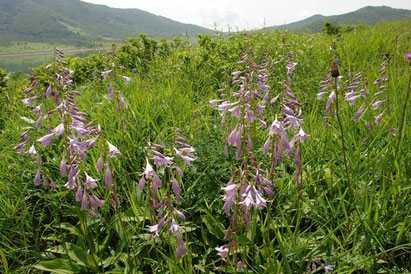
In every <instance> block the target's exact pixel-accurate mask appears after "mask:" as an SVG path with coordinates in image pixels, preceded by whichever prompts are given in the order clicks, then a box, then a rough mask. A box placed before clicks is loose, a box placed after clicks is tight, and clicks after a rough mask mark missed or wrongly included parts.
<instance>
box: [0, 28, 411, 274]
mask: <svg viewBox="0 0 411 274" xmlns="http://www.w3.org/2000/svg"><path fill="white" fill-rule="evenodd" d="M410 29H411V22H410V21H404V22H400V23H386V24H381V25H377V26H374V27H359V28H356V29H354V30H353V31H351V32H348V33H343V34H341V37H339V38H338V39H337V38H336V37H332V36H327V35H325V34H306V33H301V34H296V33H290V32H279V31H275V32H252V33H247V34H246V35H244V34H237V35H232V36H230V37H228V38H227V37H226V38H224V37H219V36H217V37H214V38H209V37H207V36H205V37H203V39H202V40H200V41H199V43H198V45H196V46H192V45H189V44H187V43H185V44H184V43H183V44H182V45H180V46H178V47H175V48H173V49H171V51H170V54H168V55H166V56H161V55H155V56H151V57H150V58H146V59H142V58H140V59H138V60H139V61H138V62H139V63H138V64H136V69H134V70H130V71H128V72H127V75H128V76H130V77H131V82H130V84H129V85H125V84H124V83H122V82H118V83H117V84H118V86H119V87H121V90H122V91H121V92H122V94H123V96H124V97H125V99H126V101H127V104H128V106H127V110H126V123H127V127H128V130H127V131H126V132H125V133H123V131H122V125H121V120H120V119H119V117H118V115H117V113H116V111H115V106H114V105H113V104H110V102H108V101H107V100H104V99H103V96H104V95H106V92H107V86H106V85H105V84H104V83H102V82H101V80H98V79H97V80H95V79H94V80H93V79H89V80H87V81H85V82H84V83H82V84H78V86H77V87H76V88H77V90H79V91H80V92H81V93H82V96H81V97H80V98H78V101H77V104H78V106H79V107H80V108H82V109H86V110H87V113H89V114H90V116H91V117H90V120H93V119H96V120H98V121H99V122H100V123H101V127H102V128H103V129H104V134H105V137H106V138H107V139H109V140H110V142H112V143H113V144H116V146H117V147H118V148H119V149H120V151H121V152H122V156H121V157H118V158H117V159H116V160H115V161H114V162H113V164H114V166H113V171H114V174H115V175H114V176H115V180H116V182H117V184H118V186H119V193H118V194H119V197H120V204H119V205H117V206H114V207H111V206H110V205H108V204H109V203H107V205H105V207H104V209H103V210H102V212H101V214H102V217H103V219H104V223H102V224H100V223H99V222H98V220H97V221H96V220H94V219H92V218H90V217H88V216H86V214H85V213H84V212H82V211H81V210H80V209H79V206H78V205H76V204H75V203H74V202H73V197H74V194H75V193H72V192H69V191H68V190H66V189H65V188H64V183H65V182H64V181H63V180H62V179H60V180H59V181H56V184H57V189H58V191H57V192H52V191H49V190H44V189H43V188H41V187H35V186H34V185H33V178H34V175H35V163H34V162H33V161H32V160H31V159H29V158H28V157H22V156H19V155H17V154H16V152H15V150H14V149H13V147H14V146H15V145H17V144H18V140H19V137H20V134H21V132H22V131H23V128H24V127H25V126H27V122H25V121H23V120H22V118H21V117H22V116H25V117H31V116H32V114H31V113H30V111H29V110H27V109H25V108H24V107H23V105H22V104H21V99H22V98H23V95H22V92H21V91H22V90H23V89H24V88H25V87H26V86H27V84H28V80H27V79H26V78H21V77H19V78H17V79H15V78H12V79H10V80H9V89H8V90H6V91H4V92H3V93H2V94H0V96H1V101H2V102H1V103H0V107H1V112H0V113H1V117H0V130H1V132H0V147H1V151H0V153H1V157H0V167H1V169H0V170H1V171H0V204H1V206H0V255H1V256H0V257H1V261H2V264H1V266H0V269H1V271H4V272H7V271H9V272H15V273H26V272H27V273H28V272H31V271H39V270H51V269H54V270H55V271H57V272H59V271H60V272H64V271H67V272H70V271H72V272H84V273H88V272H89V273H93V272H94V273H95V272H107V273H122V272H135V273H137V272H139V271H141V272H151V271H152V272H161V273H164V272H166V273H168V272H170V273H192V272H196V273H199V272H235V271H236V269H235V267H233V266H230V264H229V263H224V262H223V261H222V260H221V258H219V257H218V256H217V254H216V251H215V249H214V248H215V247H217V246H220V245H222V244H223V243H224V242H223V240H222V239H223V237H224V228H225V227H227V222H228V221H227V220H228V218H227V216H226V214H224V213H223V211H222V206H223V201H222V199H221V197H220V196H221V194H222V193H221V190H220V189H221V187H223V186H225V185H226V183H227V181H228V180H229V178H230V175H231V173H232V169H233V163H234V162H235V161H234V158H235V156H234V153H235V152H234V151H230V153H229V154H228V155H227V156H226V155H224V153H223V150H224V142H223V138H222V129H221V128H220V126H219V123H220V117H219V115H218V114H217V113H216V112H214V111H213V110H212V109H211V108H210V107H209V104H208V101H209V100H211V99H217V98H218V94H217V93H216V90H217V89H218V88H219V84H220V83H221V82H222V80H223V78H224V77H225V76H227V75H228V74H229V73H231V72H232V71H234V70H235V63H236V62H237V61H238V60H239V56H240V54H241V51H242V49H243V46H244V45H245V41H247V42H248V43H249V47H250V48H251V49H253V50H255V51H256V55H257V56H259V57H260V58H261V57H262V56H263V55H264V54H266V53H267V54H268V55H267V56H268V60H269V62H271V63H272V62H274V61H276V60H278V58H279V56H280V55H282V54H284V50H283V48H282V44H283V39H285V41H286V43H287V44H288V46H289V50H290V51H291V52H292V53H293V56H294V58H295V60H296V62H298V64H297V66H296V70H295V72H294V76H293V81H294V83H293V91H294V92H295V94H296V96H297V97H298V98H299V101H300V102H301V103H302V108H303V111H304V130H305V132H306V133H308V134H310V138H309V139H308V140H307V141H306V142H304V144H303V145H302V154H301V157H302V164H303V173H302V184H303V186H304V187H303V191H302V198H301V199H299V197H298V191H297V187H296V185H295V182H294V179H293V178H294V176H293V174H294V168H293V166H292V163H291V162H292V160H291V159H285V163H284V165H283V166H282V167H279V168H278V169H277V174H278V178H277V179H276V180H275V182H274V183H275V186H276V188H275V196H274V198H273V199H270V200H269V203H268V206H267V208H266V209H264V210H262V211H259V212H254V213H252V218H251V220H252V221H251V229H250V231H248V232H246V233H245V235H244V239H243V240H244V241H245V242H246V243H247V245H248V246H249V249H248V250H247V251H246V252H244V254H243V255H242V256H243V257H242V259H243V261H245V262H247V266H246V268H245V269H244V270H243V271H244V272H249V273H253V272H255V273H276V272H284V273H303V272H308V271H310V269H312V264H313V262H314V260H315V259H321V260H322V261H323V263H324V265H322V266H320V271H321V270H322V269H323V268H324V266H325V265H334V270H333V271H335V272H336V273H337V272H338V273H351V272H356V271H358V272H367V273H368V272H369V273H376V272H394V273H395V272H397V273H404V272H407V271H411V243H410V241H411V238H410V235H411V233H410V228H411V223H410V213H411V212H410V210H411V199H410V192H411V184H410V175H411V173H410V170H411V169H410V165H411V161H410V156H411V155H410V154H411V141H410V136H411V127H410V126H409V119H410V118H411V117H410V115H411V111H410V110H409V109H407V110H406V115H405V117H406V120H405V126H404V136H403V139H402V143H401V146H400V148H399V152H398V154H397V155H396V157H394V154H395V149H396V145H397V142H398V140H397V139H398V134H399V133H398V127H399V124H400V117H401V114H402V106H403V103H404V100H405V94H406V89H407V84H408V77H409V74H410V66H409V61H408V62H407V60H406V59H405V53H406V51H407V50H410V44H409V41H410V39H411V33H410V31H409V30H410ZM245 36H246V37H247V38H246V40H245V38H244V37H245ZM336 39H337V40H339V41H338V42H337V43H338V51H339V53H340V60H341V62H342V65H341V67H340V73H341V74H342V75H343V76H344V77H346V76H347V75H348V72H351V73H352V74H354V73H356V72H359V71H363V72H364V73H365V75H366V78H367V79H368V81H369V83H370V85H369V89H370V90H372V91H375V89H376V87H374V86H373V85H372V82H373V81H374V80H375V79H376V78H378V71H379V69H380V63H381V62H382V58H381V56H380V54H381V53H382V52H384V53H386V52H388V53H390V56H391V58H392V61H391V64H390V70H389V75H390V81H389V82H388V88H387V92H389V94H390V101H391V104H392V107H391V111H390V112H389V113H387V116H386V118H385V119H384V120H383V121H382V122H381V124H380V125H378V126H377V125H375V126H374V130H370V127H369V123H368V119H369V118H370V117H371V116H376V115H377V113H372V112H371V111H372V110H370V111H369V112H367V113H366V114H364V116H363V117H362V118H361V119H360V120H359V121H358V122H354V121H353V120H352V117H353V115H354V114H355V112H356V110H357V108H358V106H359V105H356V107H349V106H348V104H347V103H346V102H342V100H341V102H340V117H341V120H342V124H343V127H344V130H345V142H346V157H347V161H348V171H349V180H347V178H346V175H345V169H344V159H343V158H344V156H343V152H342V145H341V140H340V135H339V134H340V133H339V127H338V124H337V122H336V120H335V119H334V120H332V119H331V118H330V119H328V120H327V121H324V109H325V102H322V101H318V100H317V99H316V94H317V93H318V92H319V83H320V82H321V81H322V80H323V78H324V76H325V75H326V74H327V71H328V69H329V66H330V63H331V60H332V55H331V53H330V50H329V48H330V46H331V44H332V42H333V41H335V40H336ZM119 57H120V59H121V54H119ZM123 57H124V56H123ZM126 57H127V58H128V57H130V56H129V55H127V56H125V57H124V58H126ZM145 57H147V56H145ZM258 61H259V60H258ZM142 68H144V69H142ZM270 69H271V70H270ZM268 84H269V85H270V86H271V88H272V94H273V95H276V94H278V93H279V92H280V91H281V84H282V78H281V76H280V75H279V74H278V73H277V72H276V71H274V70H272V67H269V80H268ZM341 98H342V97H341ZM272 118H274V117H272ZM371 118H372V117H371ZM372 119H373V118H372ZM273 120H274V119H272V120H271V122H272V121H273ZM173 127H178V128H181V129H182V130H183V131H184V132H186V133H187V134H188V136H189V139H190V144H191V145H192V146H193V147H195V148H196V150H197V151H196V156H197V159H196V161H195V162H194V165H193V167H192V168H190V169H187V170H186V175H185V177H184V180H183V182H184V185H183V186H182V204H181V205H180V206H179V208H182V209H183V212H184V214H185V216H186V217H187V221H186V224H185V226H184V228H183V229H184V239H185V242H186V245H187V252H188V255H187V256H186V257H184V258H183V259H182V260H176V259H175V254H174V249H173V248H171V247H173V246H175V241H174V240H173V238H171V237H166V236H162V237H160V238H154V237H152V236H150V234H149V232H148V231H147V225H149V224H150V223H149V220H148V219H147V216H146V214H145V212H146V210H147V206H146V203H145V201H144V194H142V193H141V192H139V191H138V189H137V185H138V182H139V180H140V177H141V172H142V171H143V169H144V166H145V156H146V150H145V147H146V145H147V141H152V142H156V143H162V144H171V142H172V134H171V131H170V129H172V128H173ZM391 128H394V129H396V130H394V133H390V129H391ZM40 136H41V135H39V136H38V137H40ZM265 139H266V136H260V137H259V138H258V140H257V144H256V147H257V148H258V149H260V153H262V145H263V143H264V140H265ZM50 153H56V152H50ZM99 154H100V151H97V150H95V151H92V152H91V155H90V156H89V158H88V161H89V163H90V170H89V171H88V172H90V175H92V176H95V177H96V178H99V179H101V180H103V179H102V178H100V177H101V176H100V175H99V174H98V173H97V172H96V171H95V170H93V169H92V167H93V163H95V161H96V159H97V158H98V157H99ZM50 157H51V158H53V155H51V156H50ZM264 161H266V160H264ZM58 165H59V163H58V162H53V161H50V162H49V163H47V168H48V170H49V172H51V173H54V174H57V173H58ZM102 193H103V192H102ZM311 271H312V272H314V273H315V272H318V271H319V270H318V269H317V270H311Z"/></svg>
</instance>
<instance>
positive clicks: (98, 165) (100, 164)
mask: <svg viewBox="0 0 411 274" xmlns="http://www.w3.org/2000/svg"><path fill="white" fill-rule="evenodd" d="M103 165H104V163H103V154H100V157H99V158H98V159H97V163H96V169H97V171H98V172H101V171H102V170H103Z"/></svg>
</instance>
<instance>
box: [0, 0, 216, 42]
mask: <svg viewBox="0 0 411 274" xmlns="http://www.w3.org/2000/svg"><path fill="white" fill-rule="evenodd" d="M142 32H144V33H146V34H147V35H148V36H151V37H166V38H169V37H174V36H179V35H184V34H185V33H186V32H187V33H188V34H189V35H196V34H197V33H212V30H209V29H206V28H203V27H199V26H196V25H191V24H183V23H179V22H176V21H173V20H171V19H168V18H165V17H162V16H156V15H154V14H151V13H148V12H145V11H142V10H138V9H115V8H110V7H107V6H103V5H95V4H90V3H85V2H82V1H80V0H0V39H1V40H3V41H4V40H6V39H7V40H11V41H21V40H26V41H40V42H44V41H51V42H57V41H80V42H81V41H94V40H95V39H96V38H97V37H101V38H103V39H108V40H113V39H116V38H117V39H123V38H125V37H131V36H132V37H135V36H137V35H138V34H139V33H142ZM7 40H6V41H7Z"/></svg>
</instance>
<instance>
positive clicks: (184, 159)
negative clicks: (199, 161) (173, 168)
mask: <svg viewBox="0 0 411 274" xmlns="http://www.w3.org/2000/svg"><path fill="white" fill-rule="evenodd" d="M174 150H175V152H176V156H177V157H178V158H180V159H181V160H183V161H184V162H185V163H186V164H187V165H191V162H193V161H194V160H195V159H194V158H192V157H189V156H185V155H183V154H181V153H180V152H179V151H178V150H177V149H176V148H174Z"/></svg>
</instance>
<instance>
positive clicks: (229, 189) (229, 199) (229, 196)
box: [222, 184, 238, 213]
mask: <svg viewBox="0 0 411 274" xmlns="http://www.w3.org/2000/svg"><path fill="white" fill-rule="evenodd" d="M237 188H238V185H236V184H231V185H228V186H226V187H223V188H222V190H224V191H225V195H224V196H223V200H224V201H226V202H225V204H224V207H223V209H224V211H225V213H228V212H230V208H231V205H232V204H233V202H234V200H235V197H236V193H237Z"/></svg>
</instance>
